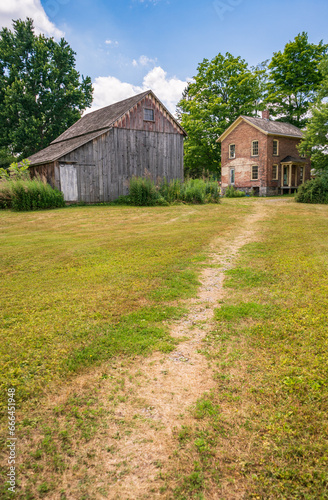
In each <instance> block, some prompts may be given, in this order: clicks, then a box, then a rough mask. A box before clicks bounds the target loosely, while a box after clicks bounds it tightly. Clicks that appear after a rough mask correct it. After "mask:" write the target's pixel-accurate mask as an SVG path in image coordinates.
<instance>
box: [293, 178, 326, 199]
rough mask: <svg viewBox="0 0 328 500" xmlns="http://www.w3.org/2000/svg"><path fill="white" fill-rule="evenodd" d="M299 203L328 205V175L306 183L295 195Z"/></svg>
mask: <svg viewBox="0 0 328 500" xmlns="http://www.w3.org/2000/svg"><path fill="white" fill-rule="evenodd" d="M295 200H296V201H297V202H298V203H328V173H324V174H321V175H320V176H318V177H316V178H315V179H312V180H310V181H306V182H305V183H304V184H302V185H301V186H300V187H299V188H298V191H297V193H296V195H295Z"/></svg>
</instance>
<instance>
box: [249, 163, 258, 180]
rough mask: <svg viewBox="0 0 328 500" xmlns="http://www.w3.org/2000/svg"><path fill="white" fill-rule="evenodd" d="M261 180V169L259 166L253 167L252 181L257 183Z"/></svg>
mask: <svg viewBox="0 0 328 500" xmlns="http://www.w3.org/2000/svg"><path fill="white" fill-rule="evenodd" d="M258 178H259V167H258V166H257V165H253V166H252V179H251V180H252V181H257V180H258Z"/></svg>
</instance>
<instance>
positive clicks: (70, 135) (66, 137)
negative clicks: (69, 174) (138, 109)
mask: <svg viewBox="0 0 328 500" xmlns="http://www.w3.org/2000/svg"><path fill="white" fill-rule="evenodd" d="M147 95H151V96H152V97H154V98H155V99H156V100H157V101H158V102H159V103H160V105H161V106H162V107H163V108H164V110H165V111H166V113H167V114H168V115H169V117H170V119H171V120H173V121H174V123H175V124H176V126H177V127H178V128H179V129H180V130H181V132H182V134H183V135H185V136H186V135H187V134H186V132H185V130H184V129H183V128H182V127H181V125H180V124H179V122H178V121H177V120H176V119H175V118H174V116H173V115H172V114H171V113H170V112H169V111H168V110H167V109H166V108H165V106H164V105H163V104H162V103H161V102H160V101H159V99H158V98H157V97H156V96H155V94H154V93H153V92H152V91H151V90H146V91H145V92H142V93H141V94H138V95H135V96H133V97H129V98H128V99H124V100H123V101H120V102H116V103H115V104H111V105H109V106H105V107H104V108H101V109H98V110H96V111H91V112H90V113H87V114H86V115H84V116H83V117H82V118H80V119H79V120H78V121H77V122H76V123H74V125H72V126H71V127H69V128H68V129H67V130H65V132H64V133H63V134H61V135H60V136H59V137H57V139H55V140H54V141H52V143H51V144H50V146H48V147H47V148H45V149H42V150H41V151H38V152H37V153H35V154H34V155H32V156H30V157H29V158H28V159H29V161H30V162H31V165H40V164H43V163H51V162H53V161H56V160H58V159H59V158H61V157H62V156H64V155H66V154H68V153H70V152H71V151H74V149H76V148H78V147H80V146H83V145H84V144H86V143H87V142H89V141H91V140H92V139H95V138H96V137H98V136H99V135H102V134H104V133H105V132H108V131H109V130H110V129H111V128H112V127H113V125H114V124H115V123H116V122H117V121H118V120H120V119H121V118H122V117H123V116H124V115H125V114H126V113H128V111H130V110H131V109H132V108H133V107H134V106H135V105H136V104H138V102H139V101H141V100H142V99H144V97H146V96H147Z"/></svg>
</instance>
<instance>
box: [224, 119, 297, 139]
mask: <svg viewBox="0 0 328 500" xmlns="http://www.w3.org/2000/svg"><path fill="white" fill-rule="evenodd" d="M243 121H244V122H246V123H249V124H250V125H252V126H253V127H254V128H257V129H258V130H260V131H261V132H263V133H264V134H266V135H277V136H282V137H295V138H299V139H301V138H302V137H303V132H302V130H301V129H299V128H298V127H295V125H292V124H291V123H285V122H277V121H274V120H268V119H266V118H259V117H255V116H245V115H241V116H239V118H237V120H235V121H234V122H233V123H232V124H231V125H230V127H228V128H227V129H226V130H225V131H224V132H223V134H222V135H220V137H219V138H218V139H217V142H220V141H222V140H223V139H225V138H226V137H227V136H228V135H229V134H230V133H231V132H232V131H233V130H234V129H235V128H236V127H237V125H239V124H240V123H241V122H243Z"/></svg>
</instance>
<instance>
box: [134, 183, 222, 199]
mask: <svg viewBox="0 0 328 500" xmlns="http://www.w3.org/2000/svg"><path fill="white" fill-rule="evenodd" d="M219 198H220V191H219V186H218V183H217V181H214V180H212V179H209V180H203V179H188V180H186V181H185V182H183V181H181V180H180V179H173V180H171V181H170V182H168V181H167V180H166V179H164V180H162V181H161V182H159V183H158V184H157V185H156V184H155V183H154V182H153V181H152V180H151V179H150V178H148V177H146V178H144V177H134V178H133V179H131V181H130V195H129V197H128V201H129V203H130V204H131V205H134V206H150V205H168V204H170V203H175V202H180V203H194V204H204V203H218V202H219Z"/></svg>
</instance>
